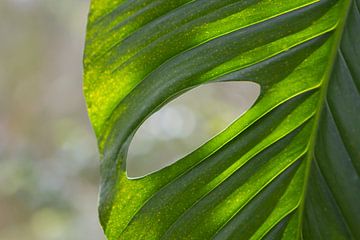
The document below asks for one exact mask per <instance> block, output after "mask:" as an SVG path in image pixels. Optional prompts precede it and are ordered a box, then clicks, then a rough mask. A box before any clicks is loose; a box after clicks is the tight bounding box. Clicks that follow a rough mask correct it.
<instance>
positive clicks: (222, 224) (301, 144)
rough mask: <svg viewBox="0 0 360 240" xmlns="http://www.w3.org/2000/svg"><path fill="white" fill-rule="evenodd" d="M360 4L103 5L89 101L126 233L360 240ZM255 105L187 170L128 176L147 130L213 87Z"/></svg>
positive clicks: (225, 0)
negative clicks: (135, 144)
mask: <svg viewBox="0 0 360 240" xmlns="http://www.w3.org/2000/svg"><path fill="white" fill-rule="evenodd" d="M359 6H360V1H359V0H356V1H350V0H320V1H318V0H292V1H285V0H237V1H236V0H136V1H133V0H92V1H91V9H90V15H89V20H88V30H87V37H86V47H85V55H84V93H85V97H86V101H87V105H88V113H89V117H90V120H91V123H92V125H93V127H94V130H95V132H96V135H97V138H98V144H99V149H100V153H101V191H100V203H99V213H100V222H101V225H102V227H103V229H104V231H105V234H106V236H107V238H108V239H109V240H115V239H131V240H134V239H146V240H148V239H171V240H173V239H201V240H202V239H221V240H222V239H237V240H241V239H288V240H293V239H336V240H337V239H360V228H359V227H358V226H359V224H360V204H359V203H360V178H359V173H360V147H359V146H360V137H359V136H360V114H359V110H360V96H359V89H360V66H359V65H360V64H359V62H360V14H359ZM214 81H223V82H226V81H252V82H256V83H258V84H259V85H260V86H261V94H260V97H259V98H258V100H257V101H256V103H255V104H254V106H253V107H252V108H251V109H249V110H248V111H247V112H246V113H245V114H244V115H242V116H241V117H240V118H238V119H237V120H236V121H234V122H233V123H232V124H231V125H230V126H229V127H228V128H226V129H225V130H224V131H222V132H220V133H219V134H218V135H216V136H215V137H214V138H212V139H209V141H208V142H207V143H205V144H204V145H202V146H201V147H200V148H198V149H196V150H195V151H193V152H192V153H190V154H189V155H187V156H185V157H184V158H183V159H181V160H179V161H177V162H176V163H175V164H173V165H171V166H168V167H166V168H164V169H162V170H160V171H158V172H155V173H152V174H150V175H148V176H146V177H144V178H141V179H136V180H134V179H128V178H127V176H126V154H127V150H128V147H129V144H130V142H131V139H132V136H133V135H134V133H135V132H136V130H137V129H138V128H139V126H140V125H141V124H142V123H143V122H144V121H145V120H146V119H147V118H149V117H150V116H151V115H152V114H153V113H154V112H155V111H156V110H158V109H159V108H160V107H162V106H164V105H165V104H166V103H168V102H169V101H171V100H172V99H174V98H176V97H177V96H179V95H181V94H183V93H184V92H186V91H188V90H190V89H193V88H195V87H197V86H199V85H201V84H206V83H209V82H214Z"/></svg>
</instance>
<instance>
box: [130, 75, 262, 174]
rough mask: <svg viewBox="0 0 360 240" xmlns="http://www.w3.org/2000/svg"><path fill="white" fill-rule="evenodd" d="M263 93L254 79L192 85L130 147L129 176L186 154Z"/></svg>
mask: <svg viewBox="0 0 360 240" xmlns="http://www.w3.org/2000/svg"><path fill="white" fill-rule="evenodd" d="M259 95H260V85H258V84H256V83H253V82H217V83H211V84H205V85H201V86H199V87H197V88H195V89H192V90H190V91H188V92H186V93H185V94H183V95H181V96H180V97H178V98H176V99H175V100H173V101H171V102H170V103H168V104H166V105H165V106H164V107H162V108H161V109H160V110H159V111H157V112H156V113H155V114H153V115H152V116H151V117H150V118H148V119H147V120H146V121H145V122H144V123H143V124H142V125H141V127H140V128H139V129H138V131H137V132H136V134H135V136H134V138H133V140H132V142H131V144H130V147H129V151H128V156H127V176H128V178H130V179H136V178H141V177H143V176H146V175H149V174H151V173H153V172H156V171H158V170H161V169H162V168H164V167H166V166H168V165H170V164H173V163H174V162H176V161H177V160H179V159H181V158H182V157H184V156H186V155H187V154H189V153H190V152H192V151H193V150H195V149H197V148H198V147H199V146H201V145H202V144H204V143H205V142H206V141H208V140H209V139H211V138H212V137H213V136H215V135H216V134H217V133H219V132H220V131H222V130H224V129H225V128H226V127H227V126H229V125H230V124H231V122H233V121H234V120H236V119H237V118H238V117H239V116H241V115H242V114H243V113H244V112H245V111H246V110H248V109H249V108H250V107H251V106H252V105H253V104H254V102H255V101H256V99H257V98H258V96H259Z"/></svg>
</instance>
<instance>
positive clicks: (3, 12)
mask: <svg viewBox="0 0 360 240" xmlns="http://www.w3.org/2000/svg"><path fill="white" fill-rule="evenodd" d="M88 4H89V3H88V1H87V0H0V239H1V240H33V239H34V240H35V239H36V240H43V239H44V240H55V239H62V240H64V239H66V240H72V239H74V240H79V239H81V240H82V239H88V240H93V239H94V240H95V239H96V240H99V239H103V237H102V230H101V228H100V226H99V224H98V218H97V198H98V196H97V194H98V182H99V179H98V162H99V161H98V155H97V147H96V141H95V137H94V135H93V132H92V130H91V128H90V125H89V122H88V119H87V114H86V108H85V104H84V100H83V95H82V90H81V88H82V62H81V61H82V50H83V42H84V36H85V26H86V18H87V12H88Z"/></svg>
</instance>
